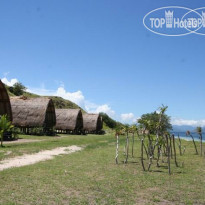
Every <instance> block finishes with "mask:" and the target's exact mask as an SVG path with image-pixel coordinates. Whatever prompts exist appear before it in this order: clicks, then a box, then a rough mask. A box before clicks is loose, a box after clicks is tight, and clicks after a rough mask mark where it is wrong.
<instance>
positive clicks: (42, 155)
mask: <svg viewBox="0 0 205 205" xmlns="http://www.w3.org/2000/svg"><path fill="white" fill-rule="evenodd" d="M81 149H82V148H81V147H77V146H75V145H73V146H70V147H58V148H55V149H52V150H44V151H41V152H38V153H36V154H25V155H23V156H20V157H14V158H11V159H6V160H3V161H0V171H2V170H4V169H9V168H12V167H22V166H26V165H30V164H35V163H38V162H41V161H45V160H50V159H53V158H54V156H58V155H60V154H71V153H73V152H77V151H80V150H81Z"/></svg>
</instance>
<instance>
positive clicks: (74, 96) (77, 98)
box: [53, 87, 85, 107]
mask: <svg viewBox="0 0 205 205" xmlns="http://www.w3.org/2000/svg"><path fill="white" fill-rule="evenodd" d="M53 95H56V96H60V97H62V98H64V99H66V100H70V101H72V102H74V103H76V104H77V105H79V106H81V107H85V97H84V95H83V93H82V91H80V90H79V91H76V92H73V93H72V92H67V91H66V90H65V88H64V87H59V88H58V89H57V91H56V93H54V94H53Z"/></svg>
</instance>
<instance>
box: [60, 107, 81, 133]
mask: <svg viewBox="0 0 205 205" xmlns="http://www.w3.org/2000/svg"><path fill="white" fill-rule="evenodd" d="M82 128H83V117H82V112H81V110H80V109H56V129H57V130H70V131H74V130H78V131H79V130H82Z"/></svg>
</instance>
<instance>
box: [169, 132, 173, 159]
mask: <svg viewBox="0 0 205 205" xmlns="http://www.w3.org/2000/svg"><path fill="white" fill-rule="evenodd" d="M169 141H170V142H169V144H170V146H169V147H170V155H171V158H173V152H172V137H171V136H169Z"/></svg>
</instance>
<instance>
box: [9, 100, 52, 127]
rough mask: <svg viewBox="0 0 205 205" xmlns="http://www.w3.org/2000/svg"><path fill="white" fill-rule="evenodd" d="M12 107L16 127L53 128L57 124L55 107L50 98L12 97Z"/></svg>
mask: <svg viewBox="0 0 205 205" xmlns="http://www.w3.org/2000/svg"><path fill="white" fill-rule="evenodd" d="M11 108H12V114H13V125H15V126H16V127H24V128H25V127H26V128H34V127H43V128H44V129H51V128H53V127H54V126H55V124H56V114H55V107H54V104H53V101H52V100H51V99H49V98H44V97H38V98H26V97H11Z"/></svg>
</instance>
